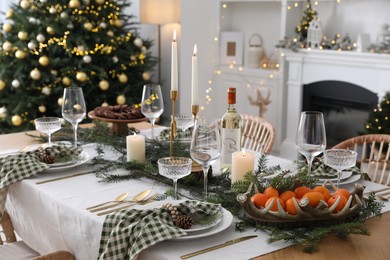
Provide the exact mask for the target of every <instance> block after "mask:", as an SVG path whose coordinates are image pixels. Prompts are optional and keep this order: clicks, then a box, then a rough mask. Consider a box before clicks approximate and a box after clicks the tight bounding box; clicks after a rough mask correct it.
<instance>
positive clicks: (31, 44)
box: [27, 41, 37, 50]
mask: <svg viewBox="0 0 390 260" xmlns="http://www.w3.org/2000/svg"><path fill="white" fill-rule="evenodd" d="M27 47H28V48H29V49H30V50H32V49H35V48H36V47H37V45H36V44H35V42H33V41H31V42H29V43H28V44H27Z"/></svg>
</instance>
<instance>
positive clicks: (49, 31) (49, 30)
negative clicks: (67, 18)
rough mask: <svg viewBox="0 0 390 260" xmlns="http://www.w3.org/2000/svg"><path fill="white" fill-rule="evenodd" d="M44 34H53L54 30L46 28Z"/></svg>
mask: <svg viewBox="0 0 390 260" xmlns="http://www.w3.org/2000/svg"><path fill="white" fill-rule="evenodd" d="M46 32H47V33H49V34H54V29H53V27H50V26H48V27H47V28H46Z"/></svg>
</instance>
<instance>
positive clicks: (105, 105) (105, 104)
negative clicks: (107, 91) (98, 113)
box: [101, 101, 109, 107]
mask: <svg viewBox="0 0 390 260" xmlns="http://www.w3.org/2000/svg"><path fill="white" fill-rule="evenodd" d="M101 106H102V107H108V106H109V105H108V103H107V102H106V101H104V102H103V103H102V104H101Z"/></svg>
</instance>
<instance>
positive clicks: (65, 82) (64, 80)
mask: <svg viewBox="0 0 390 260" xmlns="http://www.w3.org/2000/svg"><path fill="white" fill-rule="evenodd" d="M71 83H72V80H71V79H70V78H68V77H63V78H62V84H64V85H65V86H70V84H71Z"/></svg>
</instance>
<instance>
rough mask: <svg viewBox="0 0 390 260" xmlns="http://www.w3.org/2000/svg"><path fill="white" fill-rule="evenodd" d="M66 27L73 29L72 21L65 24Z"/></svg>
mask: <svg viewBox="0 0 390 260" xmlns="http://www.w3.org/2000/svg"><path fill="white" fill-rule="evenodd" d="M66 28H68V29H71V30H72V29H73V28H74V25H73V23H69V24H68V25H67V26H66Z"/></svg>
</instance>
